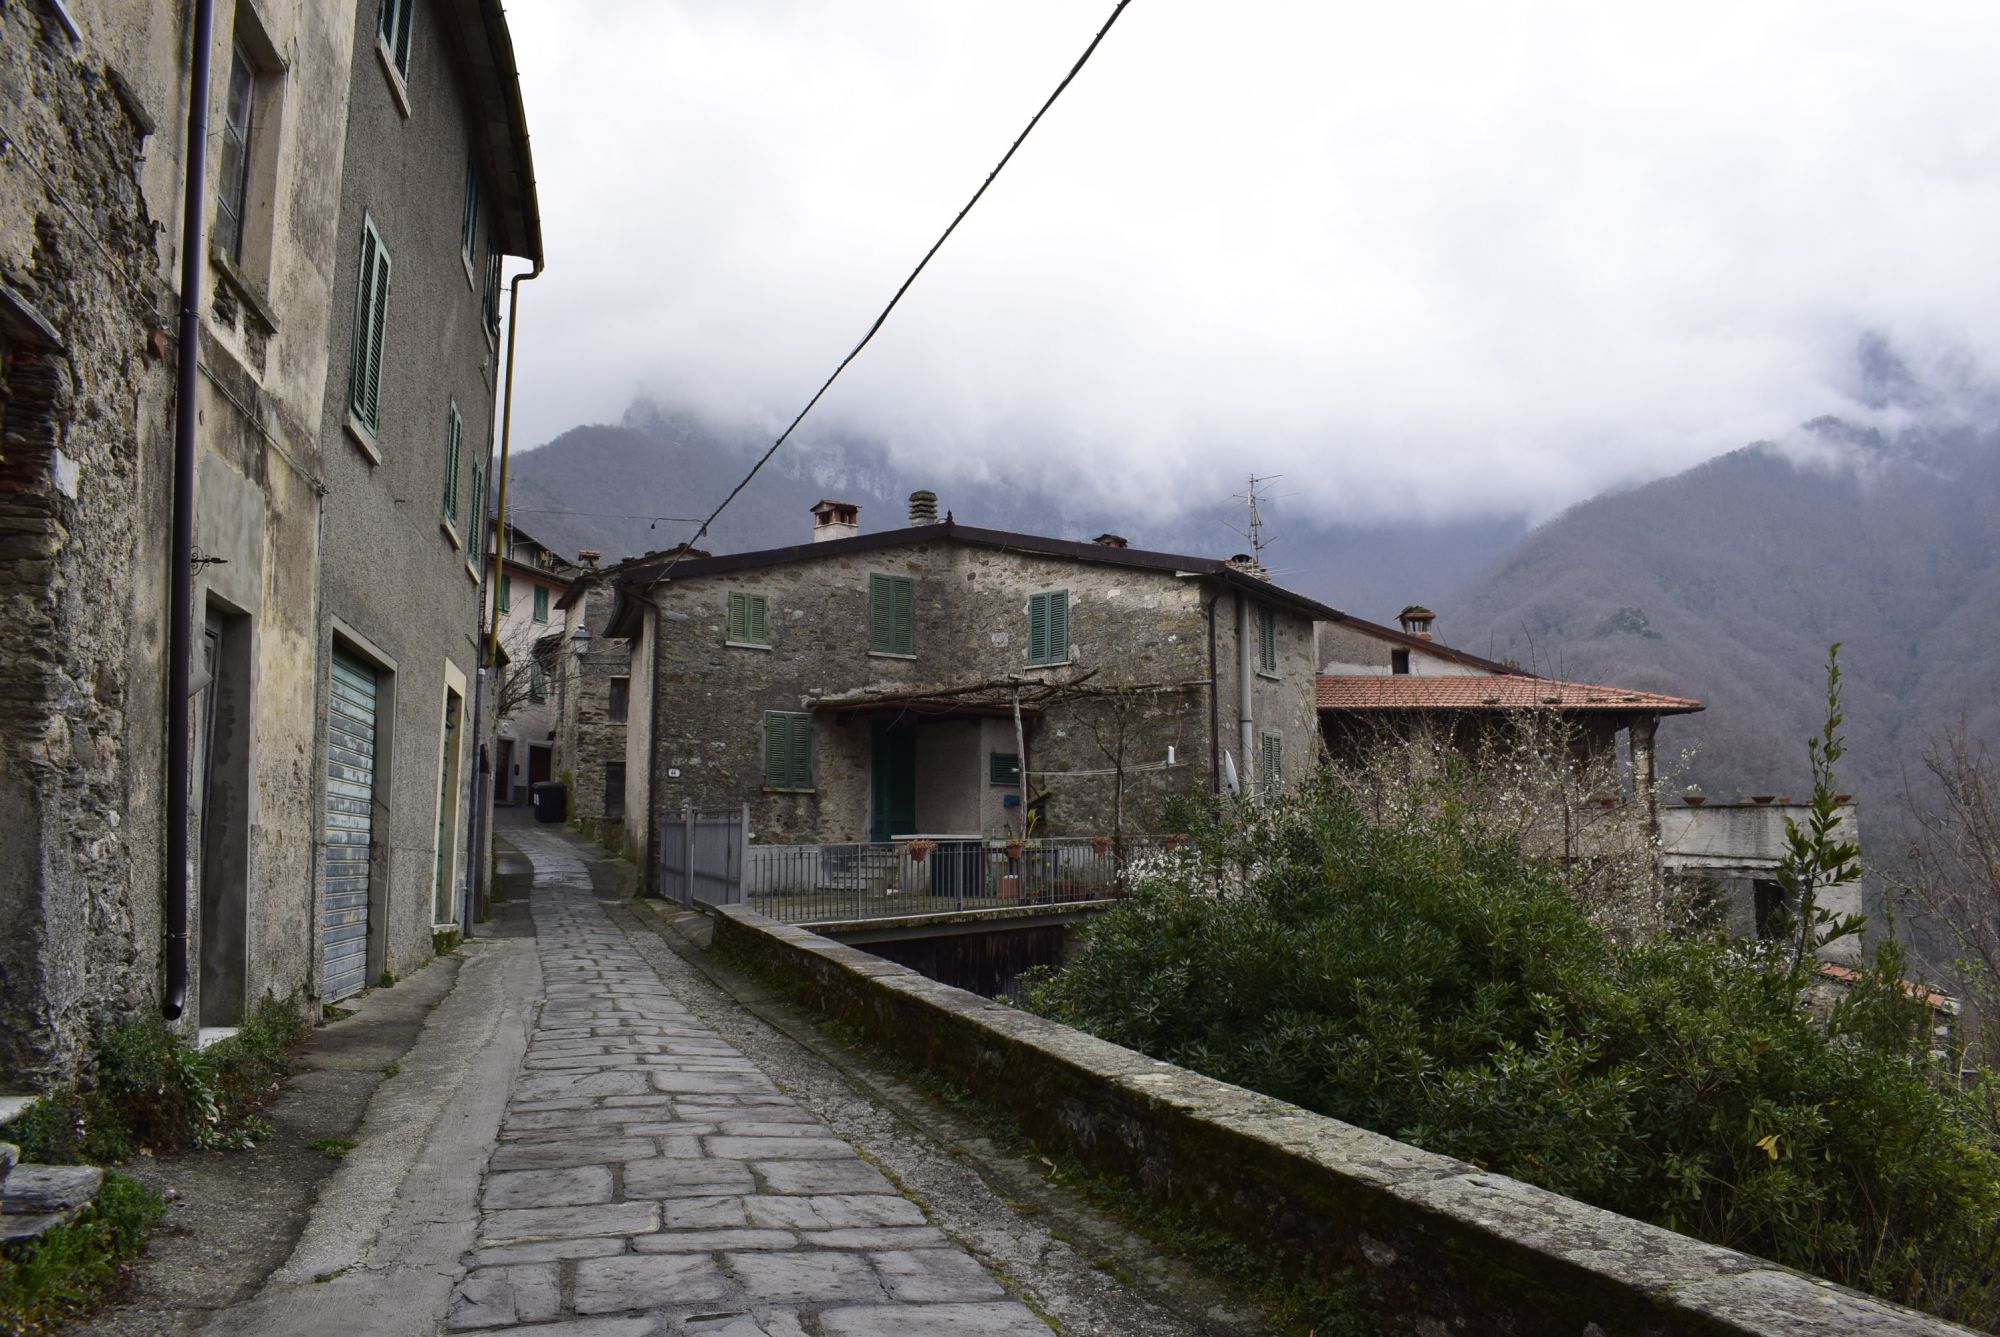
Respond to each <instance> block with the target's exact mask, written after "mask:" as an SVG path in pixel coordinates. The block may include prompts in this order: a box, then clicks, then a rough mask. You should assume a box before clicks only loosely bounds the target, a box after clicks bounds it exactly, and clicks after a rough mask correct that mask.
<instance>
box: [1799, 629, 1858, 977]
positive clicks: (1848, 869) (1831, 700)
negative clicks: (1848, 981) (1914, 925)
mask: <svg viewBox="0 0 2000 1337" xmlns="http://www.w3.org/2000/svg"><path fill="white" fill-rule="evenodd" d="M1844 718H1845V717H1844V716H1843V715H1842V714H1841V709H1840V643H1839V642H1838V641H1836V642H1834V644H1833V645H1832V646H1831V647H1830V648H1829V649H1828V650H1827V652H1826V723H1825V724H1824V725H1823V726H1822V727H1821V729H1820V732H1819V736H1818V737H1817V738H1813V739H1810V740H1809V741H1808V742H1807V743H1806V752H1807V754H1808V755H1809V756H1810V757H1811V758H1812V773H1813V796H1812V804H1811V806H1810V809H1809V811H1808V813H1807V816H1806V823H1805V825H1804V826H1803V827H1802V826H1800V825H1799V824H1798V823H1797V822H1795V821H1793V820H1792V819H1791V818H1790V817H1787V818H1785V853H1784V857H1783V858H1782V859H1781V860H1780V861H1779V863H1778V878H1777V881H1778V885H1779V886H1780V887H1782V888H1783V889H1784V892H1785V904H1784V908H1783V909H1782V910H1781V911H1780V917H1779V920H1778V926H1779V930H1780V931H1779V933H1778V935H1777V936H1778V938H1779V939H1780V940H1781V941H1783V942H1785V943H1786V944H1787V948H1788V950H1789V952H1790V966H1791V968H1792V969H1793V970H1799V969H1801V968H1803V967H1804V965H1805V963H1806V961H1807V959H1808V958H1810V957H1814V956H1817V955H1818V954H1819V953H1820V952H1821V951H1822V950H1823V949H1825V948H1826V947H1827V946H1828V945H1829V944H1831V943H1835V942H1838V941H1840V940H1841V939H1842V938H1850V937H1853V936H1854V935H1855V934H1857V933H1860V932H1861V930H1862V929H1864V928H1865V927H1867V924H1868V917H1867V916H1866V915H1861V914H1851V915H1842V914H1836V913H1834V912H1833V911H1831V910H1829V909H1827V908H1826V907H1825V906H1824V905H1822V904H1821V903H1820V897H1821V895H1822V893H1824V892H1826V891H1828V890H1830V889H1832V888H1834V887H1840V886H1845V885H1847V884H1848V883H1850V882H1855V881H1858V880H1859V879H1860V877H1861V847H1860V846H1859V845H1857V844H1855V843H1854V842H1853V841H1852V840H1849V839H1846V838H1845V837H1844V836H1843V835H1842V834H1841V832H1840V825H1841V822H1840V807H1841V805H1840V799H1839V796H1838V795H1837V794H1836V793H1835V792H1834V774H1833V768H1834V765H1835V763H1837V762H1838V761H1839V760H1840V759H1841V757H1842V756H1844V755H1845V754H1846V752H1847V745H1846V742H1845V740H1844V739H1843V738H1842V737H1841V733H1840V726H1841V723H1842V721H1843V719H1844Z"/></svg>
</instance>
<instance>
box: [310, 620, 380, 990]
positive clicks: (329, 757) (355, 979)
mask: <svg viewBox="0 0 2000 1337" xmlns="http://www.w3.org/2000/svg"><path fill="white" fill-rule="evenodd" d="M326 738H327V742H326V909H325V912H324V915H323V917H322V919H321V921H320V939H321V942H322V944H323V946H322V948H321V951H322V955H323V960H324V962H325V977H326V985H325V992H324V994H323V997H324V998H325V999H327V1000H328V1001H331V1000H333V999H336V998H345V997H347V996H348V995H349V994H351V993H359V992H360V991H361V988H362V986H363V985H365V984H367V983H368V864H369V857H368V856H369V850H370V848H371V845H372V843H373V839H374V824H375V670H374V669H372V668H370V667H369V666H368V665H367V664H364V663H362V662H361V661H360V660H358V659H356V658H354V657H353V656H352V655H349V654H347V653H346V652H345V651H342V650H339V649H336V650H335V651H334V652H333V673H332V676H331V680H330V684H329V688H328V691H327V730H326Z"/></svg>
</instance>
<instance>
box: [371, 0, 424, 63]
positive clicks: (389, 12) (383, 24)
mask: <svg viewBox="0 0 2000 1337" xmlns="http://www.w3.org/2000/svg"><path fill="white" fill-rule="evenodd" d="M416 13H417V0H382V6H381V8H380V9H379V10H377V11H376V15H375V35H376V36H377V37H378V38H380V39H381V42H382V51H383V53H384V54H385V55H387V56H388V57H389V63H390V64H392V65H394V66H395V67H396V73H397V74H398V75H400V76H401V77H402V78H403V79H405V80H408V79H409V77H410V26H411V21H412V20H413V19H414V18H415V17H416Z"/></svg>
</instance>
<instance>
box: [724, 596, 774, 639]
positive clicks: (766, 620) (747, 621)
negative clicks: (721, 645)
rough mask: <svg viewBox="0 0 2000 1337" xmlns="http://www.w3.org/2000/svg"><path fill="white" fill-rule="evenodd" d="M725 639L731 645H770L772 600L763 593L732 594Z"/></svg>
mask: <svg viewBox="0 0 2000 1337" xmlns="http://www.w3.org/2000/svg"><path fill="white" fill-rule="evenodd" d="M725 639H727V640H728V642H729V643H730V644H731V645H769V644H770V643H771V614H770V601H769V600H768V599H766V598H765V597H764V596H763V595H761V594H744V593H742V592H741V591H737V592H734V593H732V594H730V596H729V631H728V635H727V637H726V638H725Z"/></svg>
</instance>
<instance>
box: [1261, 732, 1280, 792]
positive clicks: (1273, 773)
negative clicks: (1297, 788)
mask: <svg viewBox="0 0 2000 1337" xmlns="http://www.w3.org/2000/svg"><path fill="white" fill-rule="evenodd" d="M1261 772H1262V773H1261V774H1260V775H1259V776H1258V777H1257V779H1258V781H1259V783H1260V784H1264V785H1276V784H1279V783H1281V782H1282V781H1283V780H1284V778H1285V739H1284V736H1283V735H1282V734H1274V733H1267V734H1265V735H1264V756H1263V764H1262V766H1261Z"/></svg>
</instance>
